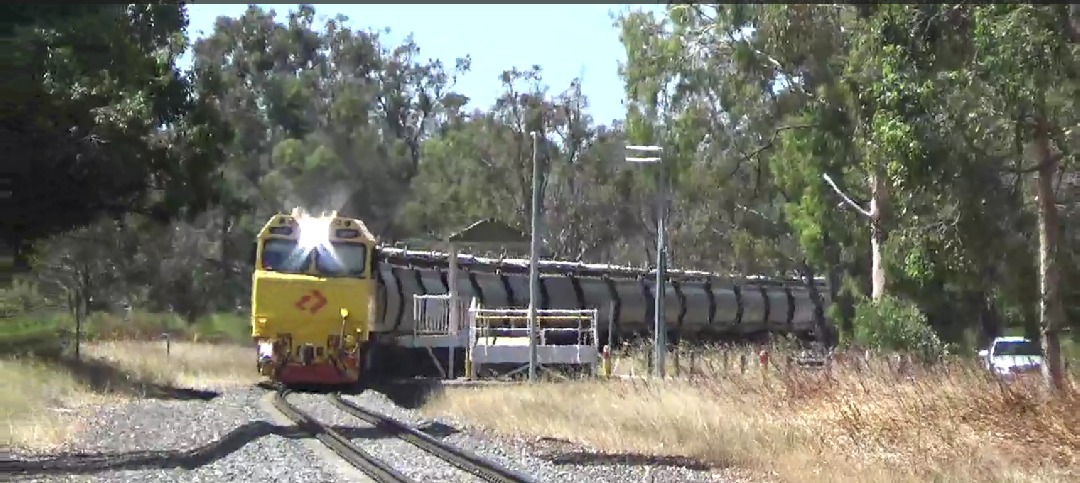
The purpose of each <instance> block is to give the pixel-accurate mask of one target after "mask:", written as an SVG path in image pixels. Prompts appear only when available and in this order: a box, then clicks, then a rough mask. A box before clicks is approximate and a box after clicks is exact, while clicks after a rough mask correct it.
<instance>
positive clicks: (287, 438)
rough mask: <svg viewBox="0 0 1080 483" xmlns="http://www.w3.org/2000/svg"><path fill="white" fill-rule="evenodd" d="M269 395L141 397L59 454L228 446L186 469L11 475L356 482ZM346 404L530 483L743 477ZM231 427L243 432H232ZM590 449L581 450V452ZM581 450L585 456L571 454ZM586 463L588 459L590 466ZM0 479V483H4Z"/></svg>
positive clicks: (416, 462) (360, 424) (350, 424)
mask: <svg viewBox="0 0 1080 483" xmlns="http://www.w3.org/2000/svg"><path fill="white" fill-rule="evenodd" d="M268 394H270V391H267V390H264V389H258V388H255V387H242V388H231V389H228V390H225V391H224V392H223V393H222V394H221V395H220V396H219V397H217V398H215V399H213V400H210V401H201V400H189V401H178V400H138V401H133V402H129V403H123V404H117V405H111V406H106V407H103V408H101V409H99V410H98V411H95V412H94V413H92V414H91V415H90V417H88V418H87V419H86V420H85V428H84V430H83V431H82V432H81V433H80V435H79V437H78V439H77V440H76V441H75V442H73V443H72V444H71V445H70V447H69V448H67V449H66V451H65V452H79V453H85V452H107V453H115V452H132V451H148V450H158V451H159V450H189V449H192V448H197V447H200V446H203V445H206V444H207V443H211V442H215V441H221V440H222V438H223V437H225V438H226V439H225V441H229V442H230V443H229V444H227V445H225V446H228V448H226V453H227V454H225V455H224V456H222V457H220V458H216V459H211V461H209V462H205V464H203V465H201V466H197V467H194V468H191V469H185V468H182V467H177V468H165V469H161V468H149V469H137V470H115V469H114V470H104V471H100V472H94V473H89V474H70V475H69V474H56V475H36V476H17V477H16V481H28V482H35V483H37V482H42V483H44V482H61V481H65V482H68V481H79V482H170V481H175V482H184V483H193V482H224V481H275V482H305V483H310V482H335V481H349V482H350V483H353V482H356V481H363V480H364V478H362V477H359V476H358V475H359V473H358V471H357V470H355V469H353V468H351V467H348V465H347V463H344V462H343V461H341V460H340V459H338V458H337V457H336V456H334V455H332V453H330V452H329V450H327V449H325V448H323V447H322V446H321V444H320V443H318V442H317V441H315V440H314V439H312V438H310V437H308V436H307V435H302V434H300V433H298V432H297V431H296V430H295V429H292V428H290V427H289V426H290V425H289V424H286V422H285V421H284V420H283V418H282V417H281V416H280V415H277V414H276V412H274V411H273V410H272V409H270V408H269V405H268V403H267V398H268ZM344 398H345V399H347V400H349V401H351V402H353V403H355V404H357V405H359V406H362V407H364V408H365V409H369V410H372V411H375V412H379V413H381V414H384V415H387V416H390V417H392V418H395V419H398V420H399V421H402V422H404V423H408V424H411V425H412V426H414V427H417V428H419V429H421V430H423V431H425V432H427V433H428V434H430V435H432V436H435V437H436V438H439V439H442V440H443V441H445V442H447V443H449V444H452V445H455V446H458V447H461V448H464V449H466V450H468V451H471V452H474V453H476V454H478V455H480V456H483V457H486V458H488V459H490V460H492V461H493V462H495V463H497V464H501V465H503V466H505V467H507V468H510V469H513V470H516V471H519V472H521V473H523V474H525V475H528V476H530V477H532V478H533V479H534V480H535V481H537V482H552V483H560V482H566V481H587V482H589V483H607V482H611V483H628V482H652V481H655V482H665V481H671V482H727V483H732V482H735V481H740V480H741V478H737V477H735V476H734V475H733V474H729V473H728V472H716V471H708V470H701V469H693V468H689V467H687V466H686V465H684V464H680V463H679V462H675V463H674V464H630V463H625V462H613V461H611V459H602V460H598V459H597V458H594V457H589V456H585V457H575V455H574V454H573V453H568V452H573V451H580V448H576V447H574V446H573V445H570V444H567V443H564V442H552V441H536V440H527V439H523V438H511V437H506V436H502V435H492V434H489V433H480V432H475V431H459V430H458V429H455V428H464V427H465V425H464V424H462V423H460V422H456V421H451V420H446V419H440V420H434V421H432V420H429V419H426V418H424V417H423V416H421V415H420V414H419V413H418V412H417V411H415V410H411V409H406V408H403V407H401V406H399V405H397V404H395V403H394V402H393V401H392V400H391V399H390V398H388V397H387V396H385V395H383V394H382V393H380V392H377V391H374V390H369V391H365V392H363V393H361V394H356V395H346V396H344ZM289 401H290V402H291V403H293V404H295V405H296V406H297V407H299V408H300V409H302V410H304V411H305V412H307V413H309V414H310V415H311V416H313V417H315V418H316V419H318V420H319V422H321V423H323V424H327V425H331V426H336V428H335V429H337V430H338V431H340V432H342V433H343V434H345V435H347V436H349V437H350V438H351V439H352V441H353V442H354V443H356V444H357V445H358V446H360V447H361V448H363V449H365V450H367V451H368V452H370V453H371V454H373V455H374V456H376V457H379V458H382V459H384V460H385V461H386V462H387V463H389V464H390V465H391V466H393V467H394V468H395V469H397V470H398V471H399V472H401V473H403V474H405V475H407V476H409V477H411V478H413V479H415V480H417V481H423V482H425V483H426V482H475V481H481V480H480V479H479V478H477V477H475V476H473V475H470V474H468V473H466V472H464V471H463V470H460V469H457V468H455V467H453V466H451V465H450V464H448V463H445V462H443V461H441V460H439V459H438V458H437V457H435V456H433V455H430V454H428V453H427V452H425V451H423V450H421V449H419V448H417V447H415V446H413V445H411V444H409V443H408V442H405V441H402V440H400V439H397V438H395V437H392V436H389V435H387V434H385V433H382V432H381V431H379V430H376V429H375V428H373V427H372V426H371V425H369V424H368V423H366V422H364V421H363V420H360V419H359V418H356V417H354V416H352V415H350V414H348V413H347V412H345V411H343V410H341V409H339V408H337V407H335V406H334V405H332V404H331V402H330V401H329V399H328V398H327V397H326V396H325V395H320V394H310V393H309V394H305V393H294V394H292V395H290V396H289ZM237 428H244V429H243V430H242V431H241V432H239V433H238V432H237V431H236V430H237ZM584 453H587V452H584ZM578 454H582V453H578ZM589 460H591V461H589ZM4 480H5V478H4V477H0V481H4Z"/></svg>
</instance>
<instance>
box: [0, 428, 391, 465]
mask: <svg viewBox="0 0 1080 483" xmlns="http://www.w3.org/2000/svg"><path fill="white" fill-rule="evenodd" d="M330 428H331V429H333V430H334V431H337V432H338V433H341V434H342V435H343V436H345V437H347V438H350V439H356V438H364V439H374V438H382V437H386V435H385V433H384V432H383V431H381V430H378V429H375V428H352V427H344V426H331V427H330ZM270 435H276V436H280V437H283V438H288V439H301V438H311V437H312V435H311V433H310V432H308V431H306V430H303V429H301V428H298V427H297V426H280V425H276V424H273V423H269V422H266V421H255V422H251V423H247V424H244V425H242V426H239V427H237V428H236V429H233V430H232V431H230V432H229V433H228V434H226V435H225V436H224V437H222V438H221V439H218V440H216V441H213V442H210V443H208V444H205V445H203V446H200V447H197V448H192V449H186V450H149V451H129V452H101V453H64V454H57V455H52V456H48V457H43V458H27V459H19V460H11V459H7V460H5V459H0V474H16V475H23V476H27V475H42V474H90V473H100V472H105V471H120V470H141V469H175V468H182V469H187V470H190V469H194V468H198V467H200V466H204V465H208V464H211V463H213V462H215V461H217V460H220V459H222V458H224V457H226V456H228V455H229V454H232V453H234V452H236V451H237V450H239V449H240V448H242V447H244V446H245V445H247V444H248V443H250V442H252V441H255V440H257V439H259V438H262V437H266V436H270Z"/></svg>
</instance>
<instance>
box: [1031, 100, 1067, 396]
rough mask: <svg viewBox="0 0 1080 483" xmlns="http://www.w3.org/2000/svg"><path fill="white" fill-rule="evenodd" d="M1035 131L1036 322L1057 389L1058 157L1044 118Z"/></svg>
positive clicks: (1060, 318)
mask: <svg viewBox="0 0 1080 483" xmlns="http://www.w3.org/2000/svg"><path fill="white" fill-rule="evenodd" d="M1036 127H1037V130H1036V133H1035V149H1036V153H1037V156H1038V162H1039V170H1038V173H1039V176H1038V180H1037V181H1036V184H1035V198H1036V203H1037V206H1038V212H1039V323H1040V326H1041V328H1042V350H1043V358H1044V363H1043V365H1042V372H1043V377H1044V378H1045V379H1046V383H1047V385H1048V386H1049V387H1050V388H1051V389H1053V390H1055V391H1060V390H1062V389H1064V388H1065V372H1064V368H1063V367H1062V365H1061V341H1060V340H1059V333H1060V331H1061V328H1062V327H1063V326H1064V322H1065V310H1064V307H1063V306H1062V300H1061V277H1060V274H1059V272H1058V245H1059V244H1060V220H1059V218H1058V209H1057V200H1056V197H1055V195H1054V175H1055V174H1056V173H1057V170H1058V160H1057V159H1055V157H1054V154H1053V153H1052V152H1051V150H1050V138H1049V131H1048V130H1047V127H1046V122H1045V120H1041V119H1040V120H1039V121H1038V124H1037V126H1036Z"/></svg>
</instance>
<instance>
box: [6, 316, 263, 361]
mask: <svg viewBox="0 0 1080 483" xmlns="http://www.w3.org/2000/svg"><path fill="white" fill-rule="evenodd" d="M74 332H75V320H74V317H73V316H72V315H71V314H68V313H65V312H63V311H37V312H35V313H32V314H21V315H18V316H15V317H7V318H4V319H0V354H2V355H26V354H31V353H33V354H38V355H49V354H53V353H59V351H61V349H62V346H63V344H62V341H64V340H67V341H70V340H72V339H73V337H74ZM166 333H167V334H169V337H170V338H172V339H173V340H187V341H191V340H198V341H200V342H210V343H233V344H241V345H246V344H248V343H250V341H251V328H250V325H249V323H248V319H247V317H245V316H242V315H237V314H232V313H219V314H211V315H208V316H205V317H203V318H201V319H199V320H197V321H195V323H193V324H188V323H187V322H186V321H185V320H183V319H182V318H180V317H178V316H176V315H174V314H158V313H149V312H140V311H133V312H131V313H129V314H126V315H119V314H112V313H93V314H90V316H89V317H87V318H86V320H85V321H84V323H83V327H82V339H83V341H84V342H94V341H106V340H142V341H151V340H160V339H161V338H162V336H163V334H166Z"/></svg>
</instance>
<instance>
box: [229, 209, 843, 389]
mask: <svg viewBox="0 0 1080 483" xmlns="http://www.w3.org/2000/svg"><path fill="white" fill-rule="evenodd" d="M311 232H317V233H311ZM305 233H307V234H306V235H305ZM448 262H449V256H448V255H447V254H446V253H441V252H436V251H423V250H409V249H404V248H394V247H388V246H379V245H378V242H377V240H376V238H375V237H374V236H372V235H371V233H370V232H369V231H368V230H367V228H366V227H365V225H364V223H363V222H362V221H360V220H356V219H350V218H343V217H338V216H337V215H336V214H332V215H330V216H326V217H310V216H304V215H303V214H302V213H299V212H293V213H292V214H278V215H275V216H274V217H272V218H271V219H270V221H269V222H267V224H266V225H265V226H264V227H263V229H262V230H261V231H260V233H259V237H258V242H257V245H256V256H255V263H256V269H255V272H254V275H253V279H254V283H253V292H252V301H251V307H252V335H253V337H254V338H255V340H256V342H257V344H258V346H259V348H260V349H259V354H260V355H259V368H260V371H261V372H262V373H263V374H265V375H267V376H270V377H272V378H274V379H277V380H279V381H282V382H286V383H288V382H297V383H300V382H312V383H329V384H337V383H351V382H355V381H356V380H357V379H358V378H359V377H360V374H361V373H362V372H363V370H364V368H365V367H367V366H374V365H378V366H381V367H385V366H383V364H376V361H375V360H374V359H373V357H374V355H375V354H386V355H387V357H389V355H390V354H391V353H396V354H400V353H401V351H402V348H400V347H393V346H394V345H395V344H396V342H395V341H396V340H399V339H398V338H399V336H408V335H410V334H413V329H414V324H415V321H414V320H413V311H412V299H413V295H425V294H446V293H448V291H449V276H448ZM458 265H459V270H461V271H460V272H459V273H460V275H459V276H460V278H459V280H461V282H460V283H459V288H458V295H459V297H461V299H462V300H471V299H474V298H475V299H476V300H477V301H478V302H480V304H482V305H483V306H487V307H524V306H527V304H528V293H529V292H528V271H529V263H528V260H523V259H495V258H485V257H477V256H472V255H465V254H459V255H458ZM539 269H540V270H539V271H540V295H541V300H540V304H539V306H540V308H551V309H584V308H595V309H597V311H598V320H600V321H601V324H600V328H601V331H602V332H606V331H607V326H608V322H610V324H611V326H612V327H613V328H614V332H615V334H614V335H615V336H616V338H623V337H632V336H634V335H638V334H645V333H649V332H651V328H652V325H653V314H652V310H653V290H654V285H655V284H654V280H655V278H654V272H652V273H651V272H650V271H648V270H644V269H635V268H630V267H623V266H612V265H599V264H587V263H577V262H564V261H553V260H543V261H541V262H540V264H539ZM668 274H669V282H668V288H667V290H666V297H667V298H666V299H665V305H666V307H667V308H666V310H665V314H664V315H665V320H666V322H667V326H668V330H669V332H671V335H674V336H677V338H682V339H686V338H692V339H702V338H710V339H718V338H725V337H727V338H731V337H735V338H746V337H750V336H753V335H756V334H762V333H769V332H774V333H775V332H780V333H789V334H794V335H796V336H800V337H803V338H808V337H816V336H819V335H820V332H821V331H822V330H827V329H828V328H827V327H822V325H821V323H822V321H823V314H824V310H825V307H826V306H827V305H828V304H829V302H830V301H829V299H828V292H829V291H828V290H827V288H826V286H825V283H824V281H822V280H821V279H816V280H813V281H812V282H811V283H806V282H805V281H801V280H795V279H791V280H772V279H766V278H763V277H741V278H738V279H736V278H731V277H721V276H717V275H716V274H712V273H708V272H701V271H688V270H669V272H668ZM815 300H817V302H816V303H815ZM606 337H607V334H606V333H605V334H604V335H603V336H602V337H601V340H606ZM669 340H671V339H669ZM387 348H392V349H394V350H386V349H387ZM406 352H408V351H407V350H406ZM424 357H426V356H420V355H416V358H417V359H420V358H424ZM395 359H396V357H395ZM390 365H399V363H398V362H395V363H394V364H390Z"/></svg>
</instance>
